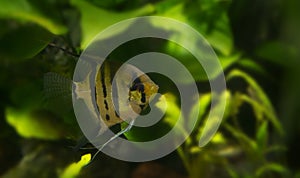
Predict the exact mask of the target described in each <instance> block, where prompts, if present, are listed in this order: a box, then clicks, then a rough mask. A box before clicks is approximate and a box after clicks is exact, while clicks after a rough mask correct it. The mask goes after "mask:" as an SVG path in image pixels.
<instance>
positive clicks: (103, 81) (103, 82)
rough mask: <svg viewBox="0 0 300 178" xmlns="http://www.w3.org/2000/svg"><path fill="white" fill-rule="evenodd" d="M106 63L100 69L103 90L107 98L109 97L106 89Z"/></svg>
mask: <svg viewBox="0 0 300 178" xmlns="http://www.w3.org/2000/svg"><path fill="white" fill-rule="evenodd" d="M104 69H105V64H104V63H103V64H102V66H101V68H100V71H101V84H102V91H103V97H104V98H106V97H107V90H106V85H105V71H104Z"/></svg>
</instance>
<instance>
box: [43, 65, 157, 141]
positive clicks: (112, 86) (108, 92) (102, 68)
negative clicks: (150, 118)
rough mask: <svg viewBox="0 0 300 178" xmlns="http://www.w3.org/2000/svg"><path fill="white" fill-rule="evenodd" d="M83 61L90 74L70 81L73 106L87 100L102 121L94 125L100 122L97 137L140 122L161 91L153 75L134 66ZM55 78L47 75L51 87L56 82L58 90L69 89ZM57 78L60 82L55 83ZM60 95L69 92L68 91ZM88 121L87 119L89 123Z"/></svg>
mask: <svg viewBox="0 0 300 178" xmlns="http://www.w3.org/2000/svg"><path fill="white" fill-rule="evenodd" d="M80 62H81V64H83V65H85V66H86V67H84V68H83V69H84V70H85V73H86V75H84V79H83V80H81V81H75V80H74V78H73V81H72V80H71V81H70V83H71V85H69V86H70V88H71V91H72V96H73V106H74V101H75V102H76V101H78V100H83V101H84V103H85V105H86V106H87V108H88V110H89V112H90V114H91V115H92V120H93V119H95V120H97V121H98V122H94V123H99V126H98V127H93V128H98V131H97V132H96V134H95V137H96V136H99V135H101V134H102V133H104V132H105V131H106V130H107V129H108V128H109V127H111V126H114V125H116V124H119V123H122V122H124V121H127V122H128V123H129V122H131V121H132V120H134V119H136V117H137V116H138V115H139V114H140V113H141V111H142V110H144V109H145V108H146V107H147V106H148V104H149V102H150V98H151V96H152V95H154V94H155V93H157V91H158V86H157V85H156V84H155V83H154V82H153V81H152V80H151V79H150V78H149V76H148V75H146V74H145V73H143V72H142V71H141V70H139V69H138V68H136V67H134V66H133V65H130V64H124V65H122V66H121V65H119V64H118V63H116V62H106V61H104V62H103V63H102V64H99V63H97V62H94V63H93V62H90V61H89V62H88V61H83V60H81V61H80ZM75 72H76V70H75ZM54 76H55V77H53V73H50V75H46V84H47V86H46V87H47V88H49V87H50V88H51V83H52V85H53V83H55V84H54V85H55V86H56V88H58V90H59V89H63V90H64V89H65V88H68V87H63V86H62V87H58V86H59V84H58V83H56V81H57V82H60V83H62V84H63V85H64V86H65V85H66V83H68V82H66V81H65V80H63V79H59V77H58V75H57V74H56V75H54ZM53 79H55V80H56V81H52V80H53ZM49 81H50V82H49ZM62 81H63V82H62ZM49 83H50V85H49ZM48 90H49V89H48ZM56 90H57V89H56ZM50 91H51V90H50ZM56 92H57V91H56ZM60 92H63V93H66V92H65V91H60ZM74 110H75V108H74ZM77 119H78V118H77ZM83 119H85V118H83ZM88 120H89V119H86V121H87V122H88ZM79 124H80V123H79ZM92 124H93V123H92ZM104 124H105V125H104ZM91 126H92V125H91Z"/></svg>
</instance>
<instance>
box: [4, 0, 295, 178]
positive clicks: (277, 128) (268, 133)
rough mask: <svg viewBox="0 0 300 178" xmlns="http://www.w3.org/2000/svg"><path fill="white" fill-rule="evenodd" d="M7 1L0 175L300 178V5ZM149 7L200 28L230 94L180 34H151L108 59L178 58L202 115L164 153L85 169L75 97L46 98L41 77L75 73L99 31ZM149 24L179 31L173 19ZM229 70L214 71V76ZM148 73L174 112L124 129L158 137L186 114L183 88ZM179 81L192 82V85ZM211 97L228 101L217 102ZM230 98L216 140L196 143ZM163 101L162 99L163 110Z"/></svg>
mask: <svg viewBox="0 0 300 178" xmlns="http://www.w3.org/2000/svg"><path fill="white" fill-rule="evenodd" d="M0 4H1V7H0V24H1V28H0V81H1V87H0V91H1V93H0V114H1V115H0V130H1V132H0V142H1V144H0V145H1V146H0V165H1V166H0V175H1V176H2V177H24V178H25V177H63V178H66V177H133V178H137V177H145V176H144V175H147V174H148V173H151V172H154V173H152V174H151V175H153V176H152V177H191V178H198V177H201V178H202V177H203V178H205V177H207V178H208V177H222V178H223V177H224V178H225V177H226V178H227V177H231V178H238V177H243V178H248V177H249V178H250V177H255V178H274V177H300V169H299V167H300V164H299V161H298V157H299V153H298V149H299V148H300V146H299V145H300V144H299V143H298V139H299V136H300V135H299V129H300V123H299V120H298V118H297V116H298V110H299V106H300V105H299V104H298V101H299V99H300V95H299V89H300V84H299V82H298V80H297V78H298V76H299V74H300V72H299V69H298V66H299V58H300V50H299V49H300V43H299V42H300V35H299V34H298V32H299V31H300V23H299V18H300V13H299V11H298V7H300V4H299V2H298V1H296V0H287V1H284V0H274V1H250V0H196V1H190V0H182V1H180V0H166V1H161V0H144V1H141V0H133V1H125V0H117V1H109V0H102V1H96V0H62V1H59V0H46V1H38V0H14V1H7V0H0ZM146 15H154V16H163V17H170V18H173V19H176V20H179V21H181V22H183V23H186V24H188V25H190V26H191V27H193V28H194V29H195V30H196V31H197V32H199V33H200V34H202V35H203V37H204V38H205V39H206V40H207V41H208V42H209V44H210V45H211V46H212V48H213V49H214V51H215V52H216V55H217V56H218V58H219V60H220V63H221V65H222V68H223V71H224V74H225V78H226V85H227V90H226V91H224V92H223V93H212V92H211V91H210V86H209V81H208V78H207V76H206V74H205V71H204V70H203V69H202V67H201V66H197V65H195V64H194V63H193V61H195V60H194V58H193V56H191V54H190V53H188V52H187V51H186V49H184V48H183V47H181V46H179V45H176V44H174V43H172V42H168V41H165V40H158V39H151V38H146V39H137V40H133V41H130V42H128V43H126V44H123V45H121V46H120V47H118V48H117V49H115V50H114V51H113V52H112V54H111V55H110V58H112V59H116V60H118V61H119V62H124V61H126V60H128V59H129V58H131V57H133V56H135V55H137V54H139V53H142V52H148V51H156V52H162V53H166V54H169V55H172V56H173V57H174V58H176V59H179V60H180V62H182V63H183V64H184V65H185V66H186V67H187V68H188V69H189V71H190V72H191V73H192V74H193V77H194V78H195V80H196V82H197V86H198V88H199V95H200V99H199V101H200V103H195V105H193V106H190V111H189V112H188V113H184V116H183V117H184V119H186V120H191V119H192V118H191V117H192V116H193V112H195V110H197V109H199V111H200V114H199V118H198V120H197V124H196V127H195V129H194V130H193V132H192V134H191V135H190V136H189V137H188V139H187V140H186V141H185V142H184V143H183V144H182V145H181V146H180V147H178V148H177V150H176V152H174V153H172V154H170V155H168V156H166V157H164V158H162V159H159V160H156V161H152V162H146V163H128V162H124V161H119V160H116V159H113V158H110V157H108V156H106V155H104V154H99V156H98V157H97V159H96V160H95V161H94V162H93V163H92V164H89V165H88V166H86V167H84V165H85V164H86V163H87V162H88V160H89V159H90V157H91V155H90V153H91V152H92V153H94V150H80V151H77V152H76V151H74V150H73V149H72V148H71V147H72V146H74V145H76V141H77V140H79V139H80V137H81V136H82V133H81V131H80V129H79V126H78V124H77V122H76V118H75V116H74V113H73V110H72V101H71V94H64V95H59V94H58V95H56V94H53V95H51V96H48V97H46V98H45V94H44V89H43V75H44V74H45V73H47V72H55V73H58V74H60V75H63V76H65V77H67V78H70V79H71V78H72V75H73V72H74V67H75V65H76V62H77V60H78V57H76V55H79V54H80V53H81V52H82V51H83V50H84V49H85V48H86V47H87V45H88V43H89V42H90V41H91V40H92V39H93V37H94V36H95V35H97V34H98V33H99V32H101V31H102V30H104V29H105V28H107V27H108V26H110V25H113V24H115V23H117V22H119V21H121V20H125V19H128V18H133V17H139V16H146ZM149 26H150V27H151V28H155V29H157V30H161V31H168V30H170V29H168V27H166V26H164V24H149ZM131 28H134V26H130V27H128V29H129V30H130V29H131ZM128 29H127V30H128ZM119 33H124V31H121V32H119ZM177 38H179V39H180V37H177ZM182 40H185V39H182ZM190 43H191V44H193V43H195V41H193V40H191V41H190ZM60 48H62V49H63V50H62V49H60ZM221 72H222V71H216V72H215V76H214V77H215V79H216V78H218V77H219V75H220V73H221ZM150 75H151V74H150ZM151 76H152V78H153V80H154V81H155V82H156V83H157V84H158V85H159V88H160V92H161V93H163V94H164V96H165V98H167V106H168V107H167V110H166V113H165V115H164V118H163V119H162V120H161V122H159V123H158V124H157V125H155V126H154V127H149V128H145V129H140V128H133V129H132V130H131V131H129V132H127V133H126V134H125V137H126V138H127V139H129V140H138V141H145V140H151V139H153V137H159V136H161V135H163V134H165V133H166V132H167V131H168V130H169V129H170V128H171V127H172V126H174V124H175V122H176V121H177V120H176V118H177V117H178V115H180V100H179V98H178V91H177V90H176V88H175V86H174V84H173V83H172V82H171V81H169V80H168V79H167V78H166V77H163V76H160V75H155V74H153V75H151ZM183 81H184V79H183ZM182 85H183V86H185V87H189V83H188V82H186V81H185V82H183V83H182ZM213 95H217V96H218V97H217V98H219V99H220V102H216V103H217V104H216V105H213V106H211V102H212V100H211V99H212V96H213ZM221 101H226V103H227V104H226V108H225V113H224V117H223V120H222V123H221V125H220V128H219V130H218V131H217V133H216V134H215V136H214V137H213V139H212V140H211V142H210V143H209V144H207V145H206V146H205V147H199V146H198V141H199V139H200V137H201V134H202V132H203V125H204V123H205V121H206V119H207V117H208V114H209V109H212V110H218V109H219V108H218V106H220V105H219V104H220V103H221ZM160 104H161V103H160V102H157V103H156V106H157V107H159V108H161V107H162V106H161V105H160ZM199 106H200V107H199ZM174 118H175V119H174ZM123 126H124V125H121V127H123ZM153 130H155V131H154V132H155V134H154V133H153ZM182 131H183V133H184V127H183V128H182ZM116 170H117V171H116ZM149 176H150V175H149Z"/></svg>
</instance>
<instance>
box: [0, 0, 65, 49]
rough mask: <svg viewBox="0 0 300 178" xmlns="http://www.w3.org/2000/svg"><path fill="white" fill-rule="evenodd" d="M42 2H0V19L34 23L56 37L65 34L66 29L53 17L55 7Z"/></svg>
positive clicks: (32, 0) (0, 0) (4, 0)
mask: <svg viewBox="0 0 300 178" xmlns="http://www.w3.org/2000/svg"><path fill="white" fill-rule="evenodd" d="M43 2H44V3H41V1H39V0H30V1H29V0H14V1H9V0H0V4H1V7H0V18H2V19H15V20H18V21H20V22H34V23H36V24H38V25H40V26H42V27H44V28H46V29H47V30H49V31H50V32H51V33H54V34H57V35H58V34H63V33H66V31H67V28H66V27H65V26H64V25H62V24H61V23H60V22H59V20H60V19H59V18H58V17H56V16H55V14H56V12H57V9H56V7H55V6H54V5H52V4H51V3H49V2H47V1H43ZM45 3H47V4H45ZM46 12H47V14H46ZM29 34H34V33H29ZM32 36H34V35H32ZM27 44H28V43H27Z"/></svg>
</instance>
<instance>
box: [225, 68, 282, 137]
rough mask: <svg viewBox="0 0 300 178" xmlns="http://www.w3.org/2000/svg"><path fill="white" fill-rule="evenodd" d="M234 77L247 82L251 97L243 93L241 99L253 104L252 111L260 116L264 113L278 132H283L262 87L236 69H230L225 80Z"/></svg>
mask: <svg viewBox="0 0 300 178" xmlns="http://www.w3.org/2000/svg"><path fill="white" fill-rule="evenodd" d="M236 77H240V78H243V79H244V80H245V81H246V82H247V83H248V84H249V86H250V88H249V94H250V96H251V97H248V96H246V95H243V100H245V101H247V102H249V104H251V105H252V106H253V109H254V112H256V114H257V117H258V118H260V115H261V114H265V116H266V117H267V118H268V119H269V120H270V122H272V124H273V125H274V127H275V128H276V129H277V130H278V132H279V133H280V134H283V128H282V126H281V124H280V122H279V120H278V118H277V116H276V113H275V110H274V108H273V106H272V104H271V102H270V100H269V98H268V96H267V95H266V94H265V92H264V91H263V89H262V88H261V87H260V86H259V85H258V84H257V83H256V81H255V80H254V79H253V78H252V77H250V76H249V75H248V74H247V73H245V72H242V71H240V70H237V69H235V70H232V71H231V72H230V73H229V74H228V75H227V80H231V79H232V78H236ZM261 117H262V116H261Z"/></svg>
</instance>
